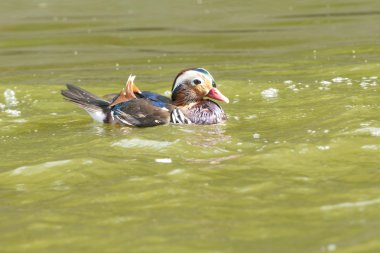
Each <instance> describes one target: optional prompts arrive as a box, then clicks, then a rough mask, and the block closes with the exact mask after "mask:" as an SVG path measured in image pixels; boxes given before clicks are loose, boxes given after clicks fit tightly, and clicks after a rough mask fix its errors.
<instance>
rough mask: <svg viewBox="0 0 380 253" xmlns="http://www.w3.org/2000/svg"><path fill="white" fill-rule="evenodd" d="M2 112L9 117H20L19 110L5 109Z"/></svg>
mask: <svg viewBox="0 0 380 253" xmlns="http://www.w3.org/2000/svg"><path fill="white" fill-rule="evenodd" d="M4 112H6V113H7V114H8V115H9V116H11V117H19V116H20V115H21V112H20V111H19V110H12V109H6V110H5V111H4Z"/></svg>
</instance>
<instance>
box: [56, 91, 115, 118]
mask: <svg viewBox="0 0 380 253" xmlns="http://www.w3.org/2000/svg"><path fill="white" fill-rule="evenodd" d="M66 86H67V90H62V91H61V94H62V96H63V97H64V99H66V100H67V101H70V102H72V103H74V104H76V105H78V106H80V107H81V108H83V109H85V110H86V111H87V112H88V113H89V114H90V115H91V117H93V118H94V119H95V120H97V121H104V120H105V119H106V115H107V114H108V112H109V110H110V109H109V108H108V107H109V105H110V103H109V102H108V101H106V100H104V99H102V98H100V97H98V96H96V95H94V94H92V93H90V92H88V91H86V90H83V89H81V88H79V87H77V86H75V85H72V84H66Z"/></svg>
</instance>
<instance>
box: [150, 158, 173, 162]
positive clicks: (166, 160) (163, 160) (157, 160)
mask: <svg viewBox="0 0 380 253" xmlns="http://www.w3.org/2000/svg"><path fill="white" fill-rule="evenodd" d="M154 161H155V162H156V163H172V159H171V158H156V159H155V160H154Z"/></svg>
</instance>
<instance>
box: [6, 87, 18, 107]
mask: <svg viewBox="0 0 380 253" xmlns="http://www.w3.org/2000/svg"><path fill="white" fill-rule="evenodd" d="M4 98H5V103H6V104H7V106H16V105H17V104H18V101H17V99H16V93H15V92H14V91H13V90H11V89H6V90H5V91H4Z"/></svg>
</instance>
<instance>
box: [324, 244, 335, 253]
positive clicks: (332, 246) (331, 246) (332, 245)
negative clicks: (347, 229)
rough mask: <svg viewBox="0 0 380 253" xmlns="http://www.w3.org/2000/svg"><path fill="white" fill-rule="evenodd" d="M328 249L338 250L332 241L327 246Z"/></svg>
mask: <svg viewBox="0 0 380 253" xmlns="http://www.w3.org/2000/svg"><path fill="white" fill-rule="evenodd" d="M326 249H327V251H335V250H336V245H335V244H334V243H330V244H329V245H327V246H326Z"/></svg>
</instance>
